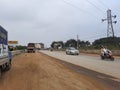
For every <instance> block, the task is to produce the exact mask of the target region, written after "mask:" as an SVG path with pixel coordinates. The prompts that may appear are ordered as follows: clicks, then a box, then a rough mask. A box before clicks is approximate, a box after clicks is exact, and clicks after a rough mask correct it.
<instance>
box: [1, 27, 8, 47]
mask: <svg viewBox="0 0 120 90" xmlns="http://www.w3.org/2000/svg"><path fill="white" fill-rule="evenodd" d="M7 39H8V37H7V31H6V30H5V29H4V28H3V27H1V26H0V44H6V45H7Z"/></svg>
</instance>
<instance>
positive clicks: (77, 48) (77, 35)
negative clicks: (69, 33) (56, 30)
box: [77, 35, 79, 49]
mask: <svg viewBox="0 0 120 90" xmlns="http://www.w3.org/2000/svg"><path fill="white" fill-rule="evenodd" d="M78 40H79V36H78V35H77V49H79V42H78Z"/></svg>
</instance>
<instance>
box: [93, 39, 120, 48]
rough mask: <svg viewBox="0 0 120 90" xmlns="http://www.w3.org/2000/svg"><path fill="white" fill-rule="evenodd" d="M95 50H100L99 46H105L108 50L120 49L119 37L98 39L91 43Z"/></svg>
mask: <svg viewBox="0 0 120 90" xmlns="http://www.w3.org/2000/svg"><path fill="white" fill-rule="evenodd" d="M92 45H93V46H94V47H95V48H100V46H101V45H103V46H107V47H108V48H111V49H113V48H116V47H120V37H114V38H113V37H106V38H100V39H97V40H95V41H94V42H93V44H92Z"/></svg>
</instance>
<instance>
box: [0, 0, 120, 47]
mask: <svg viewBox="0 0 120 90" xmlns="http://www.w3.org/2000/svg"><path fill="white" fill-rule="evenodd" d="M66 1H67V2H69V3H71V4H72V5H73V6H72V5H69V4H67V3H65V2H63V0H0V12H1V13H0V24H1V25H2V26H3V27H4V28H5V29H7V30H8V32H9V39H10V40H14V39H17V40H18V41H19V42H20V43H19V44H23V45H26V44H27V43H28V42H43V43H45V44H47V45H48V46H49V44H50V43H51V42H52V41H57V40H63V41H65V40H67V39H71V38H76V35H79V37H80V39H83V40H93V38H90V37H92V35H93V37H94V38H99V37H102V36H105V34H106V32H107V22H104V23H101V19H102V18H106V10H107V8H106V6H104V5H102V4H101V3H100V2H98V1H96V0H91V2H92V3H94V4H95V5H96V6H97V7H99V8H100V9H102V11H103V13H102V12H101V11H100V10H98V9H97V8H95V7H94V6H93V5H91V4H90V3H88V2H86V1H85V0H74V1H73V0H66ZM103 2H104V3H105V4H108V6H110V7H111V8H112V10H114V12H116V14H117V18H119V17H120V16H119V15H120V13H119V11H118V8H119V7H120V5H119V3H118V2H119V1H117V0H116V1H114V2H113V1H109V3H106V2H108V0H105V1H103ZM116 2H117V3H116ZM74 6H75V7H74ZM118 24H119V22H118ZM115 29H116V32H118V31H119V27H118V25H116V26H115ZM103 33H104V34H103Z"/></svg>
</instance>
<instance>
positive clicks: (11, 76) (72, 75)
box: [0, 53, 110, 90]
mask: <svg viewBox="0 0 120 90" xmlns="http://www.w3.org/2000/svg"><path fill="white" fill-rule="evenodd" d="M0 90H110V89H109V88H108V87H105V86H104V85H102V84H101V83H99V82H97V81H95V80H93V79H91V78H89V77H87V76H84V75H81V74H78V73H76V72H74V71H73V70H70V69H69V68H67V67H66V66H64V65H63V64H61V63H59V62H57V61H56V60H55V59H54V58H50V57H48V56H47V55H44V54H42V53H25V54H22V55H19V56H16V57H14V59H13V62H12V68H11V70H10V71H8V72H5V73H4V74H3V76H2V78H1V79H0Z"/></svg>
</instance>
